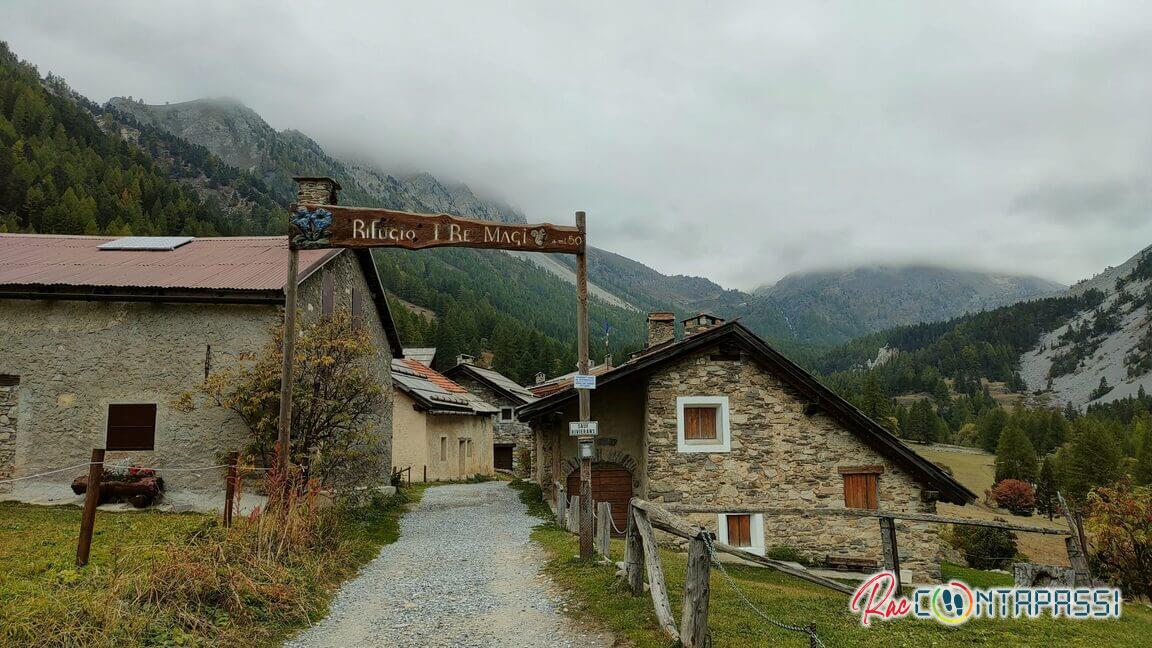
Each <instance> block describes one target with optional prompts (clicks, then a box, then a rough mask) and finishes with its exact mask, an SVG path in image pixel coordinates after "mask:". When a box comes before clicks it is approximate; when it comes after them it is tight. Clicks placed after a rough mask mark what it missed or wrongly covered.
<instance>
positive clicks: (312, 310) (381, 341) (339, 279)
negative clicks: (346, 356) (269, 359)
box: [297, 250, 394, 485]
mask: <svg viewBox="0 0 1152 648" xmlns="http://www.w3.org/2000/svg"><path fill="white" fill-rule="evenodd" d="M326 272H327V273H331V274H332V280H333V286H334V290H333V297H334V299H333V307H334V309H336V310H341V309H343V310H347V311H349V312H351V310H352V293H353V291H356V292H357V293H358V297H359V301H360V317H361V320H362V322H363V325H364V326H365V327H366V328H367V329H368V331H370V332H371V333H372V342H373V343H374V345H375V347H376V357H375V358H374V359H373V361H372V372H373V373H374V374H375V376H376V382H377V384H379V385H380V387H381V390H382V399H383V402H382V404H381V407H380V410H379V411H377V412H376V416H375V419H376V430H377V435H376V437H377V441H376V446H375V448H374V450H375V455H376V461H375V462H374V465H375V468H372V467H371V466H370V465H368V464H367V463H365V464H364V465H363V466H362V469H364V470H371V471H372V473H371V474H365V475H364V478H363V481H362V483H363V484H364V485H369V484H370V482H371V480H372V479H374V478H375V477H376V476H378V475H382V476H383V483H384V484H387V483H388V476H389V474H390V473H391V470H392V399H393V398H394V394H393V389H392V350H391V348H390V347H389V345H388V338H387V336H386V334H385V332H384V326H383V323H382V322H381V320H380V315H379V313H378V312H377V310H376V304H375V302H374V301H373V300H372V293H371V292H370V291H369V289H368V279H366V278H365V276H364V273H363V272H362V271H361V269H360V264H359V263H358V262H357V260H356V256H355V254H354V253H353V251H352V250H344V251H343V252H342V253H341V254H340V255H339V256H337V257H336V258H335V259H333V260H331V261H329V262H328V263H326V264H324V266H323V267H322V268H321V269H320V270H318V271H317V272H315V273H313V274H312V275H311V276H309V277H307V278H306V279H305V280H304V281H302V282H301V284H300V292H299V294H298V295H297V300H298V302H299V308H300V320H301V322H303V323H304V324H307V323H308V322H310V321H313V320H314V319H315V318H317V317H319V316H320V315H321V314H322V313H321V308H322V301H321V297H322V292H323V275H324V273H326ZM371 279H372V280H376V277H371Z"/></svg>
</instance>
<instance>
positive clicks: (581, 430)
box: [568, 421, 600, 437]
mask: <svg viewBox="0 0 1152 648" xmlns="http://www.w3.org/2000/svg"><path fill="white" fill-rule="evenodd" d="M599 433H600V432H599V429H598V428H597V426H596V421H572V422H570V423H568V436H574V437H579V436H596V435H597V434H599Z"/></svg>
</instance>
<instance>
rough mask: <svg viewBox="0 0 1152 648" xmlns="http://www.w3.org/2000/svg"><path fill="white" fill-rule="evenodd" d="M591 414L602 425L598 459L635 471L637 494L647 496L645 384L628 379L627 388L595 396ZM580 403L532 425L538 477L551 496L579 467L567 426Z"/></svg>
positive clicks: (614, 388) (573, 442)
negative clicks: (558, 484)
mask: <svg viewBox="0 0 1152 648" xmlns="http://www.w3.org/2000/svg"><path fill="white" fill-rule="evenodd" d="M590 404H591V415H592V420H594V421H596V422H597V423H598V428H599V435H598V436H597V437H596V460H595V461H598V462H610V463H615V464H619V465H621V466H624V467H625V468H628V469H629V470H630V471H631V472H632V491H633V494H634V495H636V496H638V497H645V496H646V494H645V493H646V490H645V488H646V482H647V479H646V476H647V474H648V473H647V461H646V457H647V453H646V450H645V446H644V433H643V432H644V383H643V382H641V381H635V380H628V381H626V383H624V384H619V385H615V386H613V388H612V389H603V390H598V391H593V392H592V399H591V401H590ZM579 413H580V409H579V404H578V403H577V402H576V401H575V400H573V401H571V402H569V403H568V404H566V405H565V406H564V407H561V408H560V412H559V415H558V416H554V417H547V418H546V417H541V418H539V419H537V420H536V421H534V422H533V428H534V430H535V431H536V445H537V448H538V450H537V454H538V455H539V457H540V461H539V462H537V464H536V470H535V471H534V472H533V477H534V478H535V479H536V481H537V482H538V483H539V484H540V485H541V488H543V490H544V493H545V494H546V495H547V496H548V497H549V498H551V496H552V494H553V490H554V484H555V482H557V481H559V482H561V483H564V482H565V481H566V480H567V479H568V475H569V474H570V473H571V472H572V470H573V469H575V468H577V467H579V459H578V456H579V451H580V449H579V446H578V443H577V440H576V439H575V438H574V437H571V436H569V434H568V422H569V421H576V420H579Z"/></svg>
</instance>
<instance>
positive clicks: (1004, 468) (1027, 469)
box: [996, 423, 1036, 482]
mask: <svg viewBox="0 0 1152 648" xmlns="http://www.w3.org/2000/svg"><path fill="white" fill-rule="evenodd" d="M1035 478H1036V450H1035V448H1033V447H1032V442H1031V441H1029V440H1028V435H1027V434H1025V433H1024V430H1022V429H1021V428H1020V427H1019V426H1018V425H1016V424H1014V423H1013V424H1009V425H1007V426H1005V427H1004V431H1003V432H1002V433H1001V434H1000V442H999V444H998V445H997V446H996V481H997V482H999V481H1000V480H1002V479H1019V480H1021V481H1027V482H1030V481H1033V480H1034V479H1035Z"/></svg>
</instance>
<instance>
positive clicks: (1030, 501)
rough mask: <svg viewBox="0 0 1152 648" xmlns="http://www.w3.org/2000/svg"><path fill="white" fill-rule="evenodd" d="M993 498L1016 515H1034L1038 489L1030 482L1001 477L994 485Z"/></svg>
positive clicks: (998, 504) (1000, 505) (997, 503)
mask: <svg viewBox="0 0 1152 648" xmlns="http://www.w3.org/2000/svg"><path fill="white" fill-rule="evenodd" d="M992 500H993V501H995V502H996V505H997V506H999V507H1001V508H1006V509H1008V510H1009V511H1011V512H1012V513H1013V514H1015V515H1032V509H1034V508H1036V491H1034V490H1033V489H1032V486H1031V485H1030V484H1028V482H1023V481H1020V480H1019V479H1001V480H1000V481H999V482H997V484H996V485H995V486H993V487H992Z"/></svg>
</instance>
